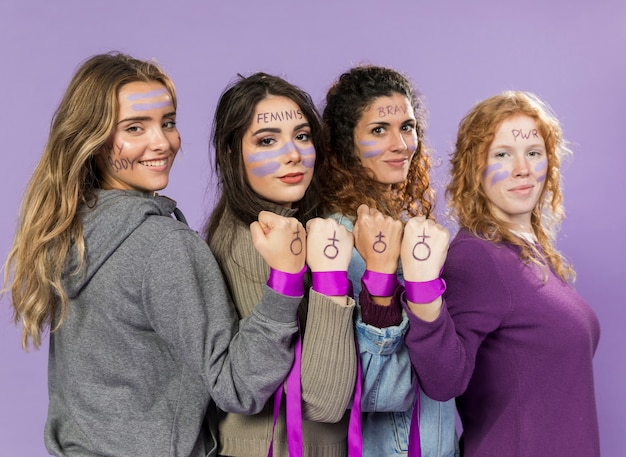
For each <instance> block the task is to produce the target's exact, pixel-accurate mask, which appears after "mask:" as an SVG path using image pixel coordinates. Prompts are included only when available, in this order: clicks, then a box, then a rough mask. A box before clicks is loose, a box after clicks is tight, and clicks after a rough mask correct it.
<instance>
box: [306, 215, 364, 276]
mask: <svg viewBox="0 0 626 457" xmlns="http://www.w3.org/2000/svg"><path fill="white" fill-rule="evenodd" d="M306 231H307V258H306V261H307V264H308V266H309V268H310V270H311V271H315V272H318V271H347V269H348V265H349V264H350V260H351V259H352V247H353V246H354V240H353V238H352V233H350V232H349V231H348V230H347V229H346V228H345V227H344V226H343V225H341V224H339V223H337V221H335V220H334V219H322V218H315V219H311V220H309V221H308V222H307V224H306Z"/></svg>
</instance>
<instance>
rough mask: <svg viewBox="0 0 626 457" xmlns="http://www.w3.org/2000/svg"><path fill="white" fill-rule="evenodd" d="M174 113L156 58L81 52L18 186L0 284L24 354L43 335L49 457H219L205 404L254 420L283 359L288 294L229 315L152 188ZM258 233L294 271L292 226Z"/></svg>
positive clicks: (288, 333) (194, 239)
mask: <svg viewBox="0 0 626 457" xmlns="http://www.w3.org/2000/svg"><path fill="white" fill-rule="evenodd" d="M176 107H177V102H176V93H175V91H174V85H173V83H172V81H171V80H170V79H169V77H168V76H167V75H166V74H165V73H163V71H162V70H161V69H160V68H159V67H158V66H157V65H156V64H155V63H154V62H150V61H143V60H138V59H135V58H133V57H130V56H127V55H124V54H118V53H112V54H102V55H96V56H93V57H91V58H89V59H88V60H86V61H85V62H84V63H83V64H82V65H81V66H80V68H79V69H78V70H77V72H76V74H75V75H74V77H73V78H72V81H71V82H70V85H69V87H68V88H67V90H66V92H65V95H64V97H63V99H62V100H61V103H60V105H59V107H58V109H57V110H56V113H55V115H54V118H53V120H52V124H51V128H50V134H49V138H48V142H47V144H46V147H45V149H44V151H43V154H42V157H41V159H40V161H39V163H38V165H37V168H36V169H35V172H34V173H33V176H32V178H31V180H30V182H29V184H28V188H27V189H26V192H25V195H24V199H23V202H22V207H21V212H20V218H19V222H18V227H17V233H16V235H15V240H14V243H13V247H12V249H11V251H10V253H9V256H8V259H7V261H6V266H5V284H6V286H7V289H8V290H10V292H11V305H12V306H13V309H14V320H15V321H16V322H19V323H21V324H22V326H23V345H24V347H25V348H26V347H27V345H28V343H29V341H32V343H33V345H34V346H35V347H39V346H40V344H41V338H42V334H43V333H44V332H45V331H46V330H48V329H50V352H49V359H48V390H49V397H50V400H49V405H48V419H47V422H46V426H45V431H44V437H45V444H46V448H47V449H48V452H50V454H52V455H56V456H69V455H72V456H76V455H83V456H85V455H115V456H142V455H145V456H174V455H176V456H183V455H184V456H190V457H205V456H215V455H216V453H215V449H216V436H215V431H216V424H215V422H212V421H211V420H207V418H206V412H207V409H209V408H210V407H211V406H212V404H213V402H215V403H217V405H219V407H220V408H222V409H225V410H229V411H237V412H239V413H242V414H253V413H256V412H258V411H260V410H261V408H262V407H263V405H264V404H265V402H266V401H267V399H268V398H269V397H270V396H271V395H272V393H273V392H274V391H275V389H276V388H277V387H278V386H279V385H280V384H281V383H282V381H283V379H284V377H285V376H286V375H287V373H288V372H289V369H290V367H291V364H292V362H293V360H294V348H293V344H292V337H293V335H294V334H296V332H297V322H296V314H297V307H298V303H299V302H300V300H299V298H294V297H291V296H288V295H287V294H281V293H279V292H277V291H275V290H271V289H270V288H266V289H265V291H264V293H263V296H262V297H261V296H259V297H258V304H256V303H255V305H256V306H255V307H254V312H252V313H250V314H251V315H250V317H249V318H248V319H244V320H239V319H238V318H237V316H236V313H235V310H234V307H233V305H232V303H231V301H230V298H229V296H228V291H227V289H226V286H225V284H224V280H223V278H222V274H221V272H220V269H219V266H218V265H217V263H216V261H215V259H214V257H213V255H212V254H211V252H210V250H209V249H208V247H207V245H206V243H205V242H204V241H203V240H202V238H200V237H199V236H198V234H197V233H196V232H194V231H193V230H191V229H190V228H189V227H188V226H187V225H186V224H184V223H183V222H181V220H184V218H182V217H180V212H179V211H178V210H177V208H176V202H174V201H173V200H170V199H169V198H167V197H165V196H162V195H158V194H157V192H158V191H160V190H162V189H163V188H165V187H166V186H167V184H168V182H169V174H170V170H171V168H172V166H173V164H174V159H175V158H176V154H177V153H178V150H179V148H180V136H179V133H178V129H177V127H176ZM173 215H176V216H177V218H180V219H181V220H176V219H175V218H174V217H173ZM267 225H268V226H271V230H267V231H266V233H264V234H263V236H259V237H258V243H256V245H258V246H260V247H262V251H263V256H264V258H265V260H266V261H267V263H268V264H270V265H271V266H272V267H273V268H275V269H277V270H278V271H281V272H283V273H284V274H289V273H296V272H298V271H299V270H300V269H301V268H302V267H303V265H304V261H305V259H304V254H300V255H293V254H292V253H291V249H290V243H289V237H290V236H291V234H292V233H293V231H294V230H302V226H301V224H299V223H297V222H296V221H293V222H292V223H290V224H282V225H279V224H273V225H272V221H270V222H269V223H268V224H267ZM250 249H252V250H254V248H253V247H252V246H251V247H250ZM266 354H272V357H271V358H266V357H265V356H266Z"/></svg>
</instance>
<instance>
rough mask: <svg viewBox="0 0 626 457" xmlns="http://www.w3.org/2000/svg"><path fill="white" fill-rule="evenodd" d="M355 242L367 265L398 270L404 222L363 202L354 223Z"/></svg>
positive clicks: (374, 267)
mask: <svg viewBox="0 0 626 457" xmlns="http://www.w3.org/2000/svg"><path fill="white" fill-rule="evenodd" d="M353 234H354V245H355V247H356V248H357V250H358V251H359V254H361V257H363V259H364V260H365V265H366V268H367V269H368V270H370V271H375V272H377V273H395V272H396V271H397V269H398V260H399V258H400V246H401V243H402V222H400V221H399V220H396V219H394V218H392V217H390V216H385V215H383V214H382V213H381V212H380V211H378V210H377V209H375V208H370V207H368V206H366V205H361V206H359V208H358V209H357V220H356V224H355V225H354V230H353Z"/></svg>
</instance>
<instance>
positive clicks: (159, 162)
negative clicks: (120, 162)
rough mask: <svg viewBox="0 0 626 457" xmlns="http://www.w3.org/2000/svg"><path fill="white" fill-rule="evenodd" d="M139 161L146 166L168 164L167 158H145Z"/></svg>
mask: <svg viewBox="0 0 626 457" xmlns="http://www.w3.org/2000/svg"><path fill="white" fill-rule="evenodd" d="M139 163H140V164H141V165H144V166H146V167H164V166H165V165H167V159H159V160H143V161H140V162H139Z"/></svg>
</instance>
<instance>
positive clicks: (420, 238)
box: [400, 216, 450, 282]
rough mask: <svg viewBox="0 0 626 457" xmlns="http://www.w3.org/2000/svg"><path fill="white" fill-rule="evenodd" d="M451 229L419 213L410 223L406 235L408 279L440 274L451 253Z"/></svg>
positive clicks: (404, 257)
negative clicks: (449, 248)
mask: <svg viewBox="0 0 626 457" xmlns="http://www.w3.org/2000/svg"><path fill="white" fill-rule="evenodd" d="M449 241H450V232H448V230H447V229H446V228H445V227H443V226H441V225H439V224H437V223H436V222H435V221H433V220H432V219H426V218H425V217H424V216H416V217H413V218H411V219H409V221H408V222H407V223H406V225H405V227H404V237H403V238H402V250H401V254H400V257H401V258H402V270H403V272H404V279H405V280H406V281H412V282H424V281H431V280H433V279H436V278H438V277H439V273H440V272H441V269H442V268H443V264H444V262H445V260H446V256H447V255H448V243H449Z"/></svg>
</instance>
